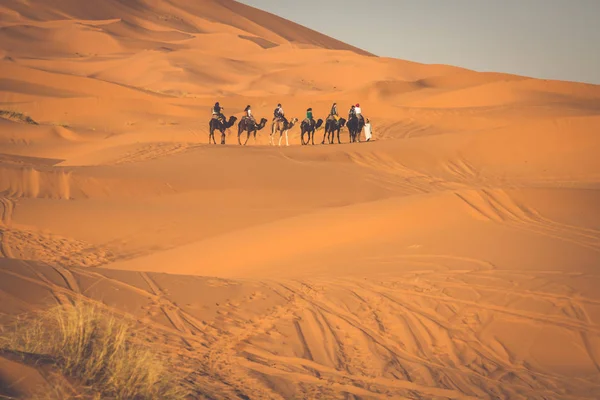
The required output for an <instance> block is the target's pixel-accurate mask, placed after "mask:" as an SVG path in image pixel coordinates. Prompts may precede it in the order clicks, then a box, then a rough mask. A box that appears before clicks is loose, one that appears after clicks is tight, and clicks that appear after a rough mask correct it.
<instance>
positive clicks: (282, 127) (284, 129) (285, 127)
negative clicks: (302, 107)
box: [271, 118, 298, 146]
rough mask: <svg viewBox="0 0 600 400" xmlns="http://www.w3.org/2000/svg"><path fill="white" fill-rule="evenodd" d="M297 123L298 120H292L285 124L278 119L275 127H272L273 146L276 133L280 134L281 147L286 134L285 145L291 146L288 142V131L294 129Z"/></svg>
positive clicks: (274, 124)
mask: <svg viewBox="0 0 600 400" xmlns="http://www.w3.org/2000/svg"><path fill="white" fill-rule="evenodd" d="M296 122H298V118H292V120H291V121H288V122H287V123H285V122H284V121H283V120H281V119H278V120H276V121H275V122H273V125H272V126H271V146H274V144H273V136H275V133H276V132H279V146H281V139H282V138H283V135H284V134H285V145H286V146H289V145H290V144H289V142H288V131H289V130H290V129H292V128H293V127H294V125H295V124H296Z"/></svg>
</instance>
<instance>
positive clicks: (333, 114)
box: [329, 103, 340, 121]
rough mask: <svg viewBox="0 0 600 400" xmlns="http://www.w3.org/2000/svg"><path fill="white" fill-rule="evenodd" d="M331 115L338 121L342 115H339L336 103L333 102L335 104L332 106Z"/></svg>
mask: <svg viewBox="0 0 600 400" xmlns="http://www.w3.org/2000/svg"><path fill="white" fill-rule="evenodd" d="M329 116H330V117H333V119H335V120H336V121H337V120H339V119H340V116H339V115H338V111H337V104H336V103H333V105H332V106H331V112H330V113H329Z"/></svg>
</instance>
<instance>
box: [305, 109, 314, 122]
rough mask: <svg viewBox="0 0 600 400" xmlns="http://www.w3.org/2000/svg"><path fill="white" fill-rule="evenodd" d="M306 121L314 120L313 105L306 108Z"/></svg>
mask: <svg viewBox="0 0 600 400" xmlns="http://www.w3.org/2000/svg"><path fill="white" fill-rule="evenodd" d="M306 121H308V122H311V121H313V113H312V107H311V108H308V109H307V110H306Z"/></svg>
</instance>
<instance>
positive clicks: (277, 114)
mask: <svg viewBox="0 0 600 400" xmlns="http://www.w3.org/2000/svg"><path fill="white" fill-rule="evenodd" d="M273 115H274V118H273V121H274V120H276V119H281V120H283V122H285V124H286V125H287V124H288V120H287V119H286V118H285V114H284V113H283V108H282V107H281V103H279V104H277V108H276V109H275V111H273Z"/></svg>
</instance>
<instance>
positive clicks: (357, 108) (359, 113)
mask: <svg viewBox="0 0 600 400" xmlns="http://www.w3.org/2000/svg"><path fill="white" fill-rule="evenodd" d="M354 111H355V112H356V118H358V120H359V121H360V120H362V122H363V123H364V122H365V117H364V116H363V115H362V110H361V109H360V104H358V103H356V107H354Z"/></svg>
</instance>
